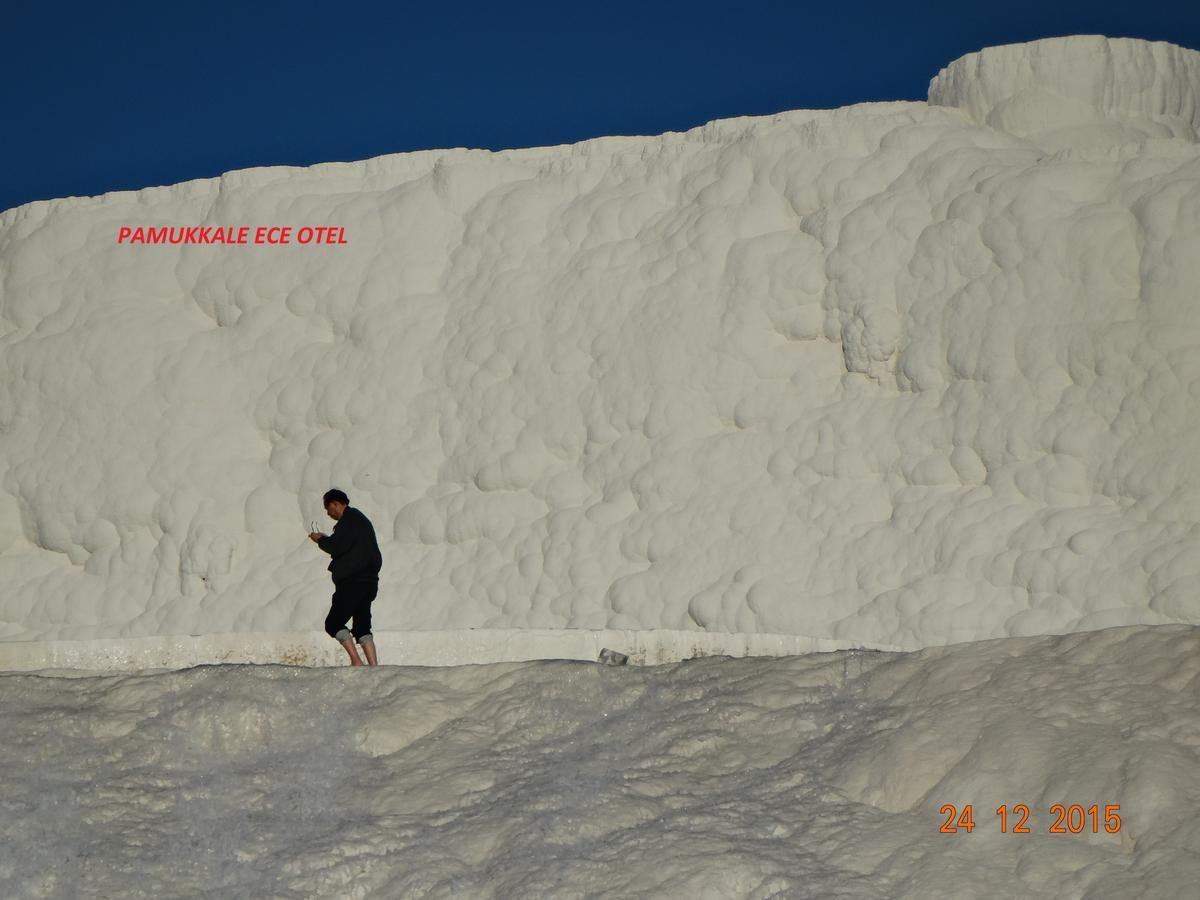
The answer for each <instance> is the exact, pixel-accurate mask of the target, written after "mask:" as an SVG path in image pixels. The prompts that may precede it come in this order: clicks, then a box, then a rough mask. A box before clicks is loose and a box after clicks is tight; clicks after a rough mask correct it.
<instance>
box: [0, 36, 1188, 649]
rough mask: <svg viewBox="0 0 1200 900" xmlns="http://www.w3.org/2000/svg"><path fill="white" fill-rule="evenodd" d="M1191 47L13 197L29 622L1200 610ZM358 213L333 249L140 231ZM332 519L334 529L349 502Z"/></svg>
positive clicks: (937, 637) (1077, 48)
mask: <svg viewBox="0 0 1200 900" xmlns="http://www.w3.org/2000/svg"><path fill="white" fill-rule="evenodd" d="M1198 73H1200V54H1197V53H1195V52H1192V51H1190V50H1183V49H1181V48H1178V47H1173V46H1170V45H1165V44H1147V43H1143V42H1138V41H1127V40H1106V39H1103V38H1066V39H1059V40H1053V41H1042V42H1038V43H1036V44H1030V45H1021V46H1016V47H1001V48H991V49H989V50H985V51H983V52H981V53H979V54H972V55H971V56H968V57H965V58H963V59H962V60H959V61H958V62H956V63H953V64H951V65H950V66H949V67H947V69H945V70H944V71H943V72H942V74H940V75H939V76H938V77H937V78H936V79H934V82H933V83H932V85H931V89H930V103H928V104H926V103H910V102H897V103H875V104H863V105H859V106H854V107H850V108H845V109H838V110H830V111H797V112H788V113H783V114H780V115H777V116H773V117H767V118H757V119H736V120H727V121H719V122H713V123H710V124H708V125H705V126H704V127H701V128H697V129H694V130H692V131H689V132H687V133H684V134H666V135H662V136H659V137H647V138H642V137H639V138H604V139H598V140H594V141H588V142H585V143H582V144H578V145H574V146H569V147H553V148H544V149H535V150H521V151H508V152H502V153H490V152H484V151H468V150H447V151H441V152H425V153H411V154H404V155H396V156H389V157H381V158H378V159H372V160H367V161H364V162H357V163H338V164H327V165H321V166H316V167H313V168H309V169H289V168H267V169H254V170H247V171H239V172H232V173H229V174H227V175H225V176H223V177H221V178H215V179H209V180H203V181H193V182H187V183H184V184H178V185H173V186H170V187H158V188H148V189H146V190H141V191H137V192H124V193H114V194H108V195H105V196H103V197H98V198H70V199H65V200H55V201H49V202H38V203H33V204H29V205H27V206H23V207H19V208H17V209H13V210H9V211H7V212H5V213H4V214H3V215H0V639H3V640H10V641H26V640H53V639H61V640H103V639H109V638H118V637H119V638H141V637H154V636H161V635H187V634H201V633H204V634H210V633H224V632H294V631H299V630H312V629H317V628H318V627H319V623H320V621H321V619H322V617H323V615H324V610H325V608H326V604H327V598H328V592H329V585H328V577H327V576H326V575H325V573H324V566H325V562H326V558H325V557H324V554H322V553H320V552H319V551H318V550H316V549H315V548H314V547H313V546H312V545H311V544H310V543H309V542H308V541H307V540H306V539H305V538H304V533H305V532H306V531H307V524H308V522H309V521H310V520H312V519H318V521H323V522H324V523H325V526H327V525H328V524H330V523H328V520H324V519H323V515H322V513H321V509H320V496H321V494H322V492H323V491H324V490H326V489H327V488H328V487H330V486H335V485H336V486H339V487H341V488H343V489H344V490H346V491H347V493H349V495H350V497H351V501H352V503H353V504H354V505H355V506H358V507H360V508H361V509H363V510H364V511H365V512H366V513H367V514H368V515H369V516H370V517H371V518H372V520H373V521H374V523H375V526H376V529H377V531H378V533H379V535H380V539H381V543H382V544H383V551H384V559H385V568H384V572H383V578H382V582H381V591H380V599H379V601H377V603H376V604H375V614H376V623H377V625H378V627H380V628H381V629H384V630H387V629H393V630H394V629H405V630H411V629H417V630H446V629H468V628H494V629H514V628H516V629H522V628H528V629H546V628H552V629H553V628H564V629H565V628H570V629H597V630H598V629H666V630H675V631H680V630H682V631H688V630H695V631H711V632H731V633H734V632H738V633H779V634H793V635H803V636H806V637H809V638H812V639H814V640H833V641H838V642H842V643H843V644H851V645H852V644H861V645H868V646H889V647H898V648H916V647H921V646H928V645H938V644H945V643H949V642H954V641H962V640H973V639H982V638H990V637H1002V636H1006V635H1013V636H1022V635H1035V634H1044V633H1058V632H1068V631H1087V630H1093V629H1098V628H1103V627H1107V626H1113V625H1132V624H1158V623H1176V622H1196V621H1198V620H1200V590H1198V589H1200V455H1198V454H1197V453H1196V447H1197V440H1196V438H1197V434H1198V431H1200V412H1198V410H1200V405H1198V404H1197V399H1198V398H1200V303H1198V302H1197V286H1200V143H1197V130H1198V127H1200V124H1198V123H1200V120H1198V115H1200V113H1198V112H1197V103H1196V97H1197V91H1198V87H1197V84H1198ZM139 225H141V226H154V227H163V226H194V225H205V226H235V227H236V226H241V225H249V226H256V225H291V226H293V227H298V226H301V225H333V226H337V227H343V228H345V233H346V237H347V240H348V244H346V245H344V246H327V247H314V246H294V245H293V246H287V247H255V246H244V247H240V246H234V247H220V246H217V247H211V246H199V247H198V246H127V245H118V244H117V234H118V230H119V229H120V228H121V227H122V226H139ZM323 527H324V526H323Z"/></svg>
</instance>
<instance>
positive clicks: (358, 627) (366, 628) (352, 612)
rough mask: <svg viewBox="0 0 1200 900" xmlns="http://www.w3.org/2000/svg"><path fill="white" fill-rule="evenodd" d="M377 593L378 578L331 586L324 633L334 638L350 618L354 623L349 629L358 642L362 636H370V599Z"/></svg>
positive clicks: (344, 582)
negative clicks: (331, 600)
mask: <svg viewBox="0 0 1200 900" xmlns="http://www.w3.org/2000/svg"><path fill="white" fill-rule="evenodd" d="M377 593H379V579H378V578H372V579H369V580H368V579H360V580H356V581H343V582H341V583H340V584H335V585H334V586H333V603H332V604H331V605H330V607H329V615H328V616H326V617H325V633H326V634H328V635H329V636H330V637H331V638H336V637H337V636H338V634H339V633H340V632H341V631H344V630H345V628H346V623H347V622H348V621H350V619H353V620H354V625H353V626H352V627H351V629H350V634H352V635H353V636H354V638H355V640H357V641H358V642H359V643H360V644H361V643H362V642H363V639H364V638H368V637H370V636H371V601H372V600H374V599H375V595H376V594H377Z"/></svg>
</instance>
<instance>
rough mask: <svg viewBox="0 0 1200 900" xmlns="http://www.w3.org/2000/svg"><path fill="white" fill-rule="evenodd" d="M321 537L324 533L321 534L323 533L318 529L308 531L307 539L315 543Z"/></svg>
mask: <svg viewBox="0 0 1200 900" xmlns="http://www.w3.org/2000/svg"><path fill="white" fill-rule="evenodd" d="M323 537H325V535H323V534H322V533H321V532H319V531H310V532H309V533H308V539H309V540H310V541H312V542H313V543H314V544H315V543H316V542H317V541H319V540H320V539H321V538H323Z"/></svg>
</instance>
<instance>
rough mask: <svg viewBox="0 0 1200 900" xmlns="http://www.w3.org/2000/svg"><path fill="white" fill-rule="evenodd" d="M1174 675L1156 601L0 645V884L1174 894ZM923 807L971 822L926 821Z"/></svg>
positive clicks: (1186, 701)
mask: <svg viewBox="0 0 1200 900" xmlns="http://www.w3.org/2000/svg"><path fill="white" fill-rule="evenodd" d="M329 643H330V644H332V643H333V642H332V641H330V642H329ZM1198 691H1200V629H1197V628H1190V627H1183V626H1166V627H1158V628H1145V627H1141V628H1128V629H1124V628H1120V629H1108V630H1105V631H1102V632H1094V633H1089V634H1073V635H1065V636H1059V637H1039V638H1008V639H1004V640H998V641H991V642H980V643H971V644H964V645H958V646H954V647H947V648H943V647H934V648H927V649H925V650H922V651H919V652H917V653H908V654H887V653H870V652H863V651H847V652H843V653H837V654H832V653H830V654H818V655H812V656H805V657H792V658H788V659H738V660H729V659H703V660H695V661H692V662H688V663H683V664H680V665H675V666H663V667H658V668H641V667H627V668H623V669H616V668H607V667H605V666H596V665H588V664H581V663H568V662H547V661H541V662H532V663H522V664H505V665H475V666H462V667H457V668H437V669H405V668H395V667H390V666H384V667H381V668H379V669H371V670H369V671H368V670H362V669H353V670H352V669H349V668H344V669H340V670H330V669H324V670H321V669H305V668H291V667H284V666H201V667H197V668H194V669H189V670H186V671H177V672H167V673H159V674H144V675H133V676H118V675H108V676H101V677H85V678H77V677H71V678H59V677H45V676H35V675H18V674H13V673H0V729H2V730H3V734H4V740H3V741H0V884H3V885H4V896H5V898H6V900H24V898H30V900H32V898H48V897H52V898H71V900H87V898H111V897H139V896H145V897H154V898H194V897H201V896H203V897H320V898H338V900H357V898H369V897H370V898H374V897H406V898H408V897H412V898H429V900H433V898H447V900H451V898H452V900H458V898H462V897H471V898H493V897H494V898H511V897H606V898H622V900H624V898H648V900H649V898H653V900H658V898H664V897H669V898H676V897H720V898H747V900H768V898H781V897H788V898H792V897H804V898H809V897H812V898H816V897H820V898H840V900H852V898H853V900H858V898H862V900H878V898H881V897H887V898H894V900H902V898H903V900H929V898H932V897H960V898H965V900H984V898H987V900H994V898H997V897H1021V898H1026V900H1043V898H1044V900H1062V898H1068V897H1069V898H1086V900H1129V898H1132V897H1138V898H1148V900H1167V898H1172V900H1173V898H1184V897H1194V896H1195V894H1196V890H1195V886H1196V884H1197V882H1198V881H1200V855H1198V854H1197V853H1196V848H1197V846H1200V820H1198V819H1197V817H1196V807H1197V804H1200V785H1198V784H1197V780H1196V766H1197V753H1198V750H1200V706H1198V705H1197V703H1196V696H1197V692H1198ZM947 804H952V805H954V807H955V808H956V810H957V811H958V813H959V814H960V815H961V813H962V812H963V811H965V808H966V806H967V805H968V804H970V805H971V806H972V810H971V812H972V816H971V818H972V819H973V820H974V822H975V826H974V829H973V830H972V831H971V832H966V831H965V830H964V831H957V832H956V833H953V834H943V833H941V832H940V830H939V829H940V828H941V827H942V826H943V825H944V824H945V823H946V822H947V820H948V819H950V820H951V824H954V822H956V821H957V816H955V817H953V818H952V817H951V816H950V815H949V814H948V813H944V812H941V809H942V807H943V806H945V805H947ZM1020 804H1024V805H1025V806H1026V807H1027V808H1028V816H1027V817H1023V816H1022V814H1021V813H1019V812H1018V811H1016V810H1015V808H1016V807H1017V806H1018V805H1020ZM1057 804H1061V805H1062V806H1063V811H1062V813H1061V814H1059V813H1058V812H1057V811H1055V810H1054V806H1055V805H1057ZM1001 806H1005V807H1007V812H1006V816H1007V827H1008V832H1007V833H1006V832H1005V831H1004V830H1003V828H1004V825H1005V824H1006V823H1005V820H1002V819H1001V818H1000V817H998V816H997V815H996V812H995V811H996V810H997V809H998V808H999V807H1001ZM1071 807H1075V808H1076V809H1074V810H1072V809H1071ZM1114 807H1119V808H1116V809H1114ZM1106 813H1107V814H1108V816H1107V822H1106ZM1022 822H1023V823H1024V824H1023V825H1022V827H1023V828H1025V829H1027V830H1028V833H1017V832H1016V831H1015V829H1016V828H1017V826H1018V825H1021V823H1022ZM1056 824H1057V825H1058V829H1059V832H1060V833H1055V832H1052V831H1051V829H1052V828H1054V827H1055V825H1056Z"/></svg>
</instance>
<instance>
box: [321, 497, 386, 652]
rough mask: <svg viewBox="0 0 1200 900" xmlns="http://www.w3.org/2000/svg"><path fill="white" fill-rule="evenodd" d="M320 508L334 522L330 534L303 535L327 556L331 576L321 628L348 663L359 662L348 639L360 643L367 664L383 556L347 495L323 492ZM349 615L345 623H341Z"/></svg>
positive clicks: (367, 522) (372, 643)
mask: <svg viewBox="0 0 1200 900" xmlns="http://www.w3.org/2000/svg"><path fill="white" fill-rule="evenodd" d="M323 500H324V503H325V512H326V513H328V514H329V518H331V519H333V520H334V521H335V522H337V524H336V525H334V526H333V534H323V533H321V532H319V531H314V532H311V533H310V534H309V536H308V537H309V540H311V541H312V542H313V543H315V544H316V545H317V546H318V547H320V548H321V549H322V550H324V551H325V552H326V553H328V554H329V555H330V556H331V557H333V558H332V559H331V560H330V561H329V572H330V574H331V575H332V576H333V603H332V604H331V605H330V607H329V615H328V616H327V617H326V619H325V632H326V634H328V635H329V636H330V637H331V638H333V639H334V640H336V641H337V642H338V643H340V644H341V645H342V646H343V647H345V648H346V653H347V654H349V656H350V665H352V666H361V665H362V660H361V659H359V656H358V652H357V651H356V650H355V649H354V641H355V640H357V641H358V643H359V644H361V645H362V649H363V653H365V654H366V657H367V665H370V666H377V665H379V658H378V656H377V655H376V652H375V640H374V638H373V637H372V636H371V601H372V600H374V599H375V595H376V594H377V593H378V592H379V569H380V568H381V567H382V565H383V557H382V556H381V555H380V553H379V543H378V542H377V541H376V540H375V529H374V528H373V527H372V526H371V522H370V520H369V519H368V518H367V517H366V516H364V515H363V514H362V513H361V512H360V511H359V510H357V509H355V508H354V507H352V506H351V505H350V498H349V497H347V496H346V495H345V494H344V493H342V492H341V491H339V490H338V489H337V488H334V489H333V490H331V491H326V493H325V496H324V498H323ZM350 619H353V620H354V626H353V627H352V628H349V629H347V628H346V623H347V622H348V621H350Z"/></svg>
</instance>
